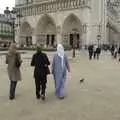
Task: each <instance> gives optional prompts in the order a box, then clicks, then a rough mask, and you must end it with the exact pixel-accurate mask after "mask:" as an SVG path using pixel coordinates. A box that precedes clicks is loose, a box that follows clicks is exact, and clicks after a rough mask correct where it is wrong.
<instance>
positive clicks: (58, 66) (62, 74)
mask: <svg viewBox="0 0 120 120" xmlns="http://www.w3.org/2000/svg"><path fill="white" fill-rule="evenodd" d="M21 63H22V60H21V55H20V53H19V52H17V50H16V44H15V43H13V44H11V46H10V48H9V51H8V53H7V55H6V64H8V67H7V70H8V76H9V79H10V93H9V99H10V100H13V99H14V98H15V91H16V86H17V82H18V81H20V80H21V72H20V66H21ZM49 65H50V61H49V58H48V57H47V55H46V54H45V53H43V52H42V49H41V47H37V51H36V53H35V54H34V55H33V57H32V60H31V66H33V67H35V69H34V78H35V86H36V98H37V99H40V98H41V99H42V100H45V97H46V96H45V95H46V94H45V93H46V84H47V75H48V74H50V73H52V74H53V77H54V83H55V95H56V96H57V97H58V98H60V99H64V97H65V95H66V94H65V83H66V77H67V70H68V72H70V66H69V63H68V58H67V55H66V54H65V52H64V47H63V45H62V44H58V45H57V52H56V54H55V55H54V57H53V61H52V69H51V72H50V69H49Z"/></svg>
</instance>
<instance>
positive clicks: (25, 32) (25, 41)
mask: <svg viewBox="0 0 120 120" xmlns="http://www.w3.org/2000/svg"><path fill="white" fill-rule="evenodd" d="M20 43H21V46H26V47H30V46H31V45H32V28H31V26H30V24H29V23H28V22H24V23H23V24H22V25H21V28H20Z"/></svg>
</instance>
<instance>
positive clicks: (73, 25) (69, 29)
mask: <svg viewBox="0 0 120 120" xmlns="http://www.w3.org/2000/svg"><path fill="white" fill-rule="evenodd" d="M74 30H76V39H77V40H76V47H80V46H81V44H82V41H81V33H82V24H81V21H80V20H79V18H78V17H77V16H76V15H74V14H73V13H71V14H69V15H68V16H67V17H66V19H65V20H64V22H63V25H62V32H63V33H62V34H63V42H64V43H67V44H69V45H70V46H72V47H73V44H74V42H75V41H74ZM66 36H67V37H66ZM66 38H67V39H66Z"/></svg>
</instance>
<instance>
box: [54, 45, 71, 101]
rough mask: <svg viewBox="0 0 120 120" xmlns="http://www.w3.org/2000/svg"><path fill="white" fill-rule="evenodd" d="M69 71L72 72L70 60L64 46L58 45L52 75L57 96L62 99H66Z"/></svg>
mask: <svg viewBox="0 0 120 120" xmlns="http://www.w3.org/2000/svg"><path fill="white" fill-rule="evenodd" d="M67 70H68V72H70V67H69V63H68V58H67V56H66V55H65V53H64V48H63V46H62V44H58V45H57V54H55V55H54V58H53V62H52V74H53V77H54V81H55V94H56V96H57V97H58V98H60V99H64V97H65V83H66V76H67Z"/></svg>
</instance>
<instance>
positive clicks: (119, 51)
mask: <svg viewBox="0 0 120 120" xmlns="http://www.w3.org/2000/svg"><path fill="white" fill-rule="evenodd" d="M118 56H119V58H118V61H119V62H120V46H119V48H118Z"/></svg>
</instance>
